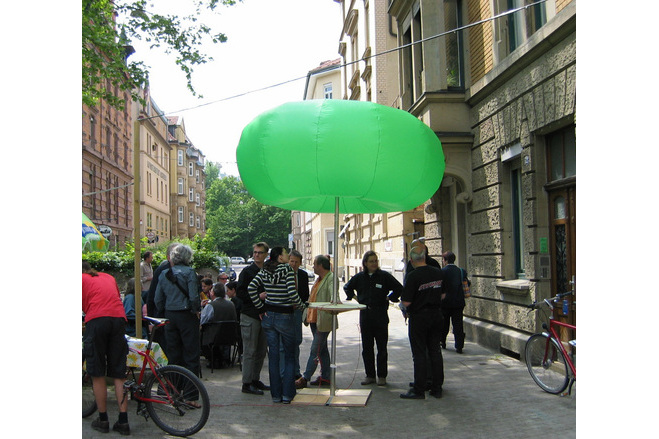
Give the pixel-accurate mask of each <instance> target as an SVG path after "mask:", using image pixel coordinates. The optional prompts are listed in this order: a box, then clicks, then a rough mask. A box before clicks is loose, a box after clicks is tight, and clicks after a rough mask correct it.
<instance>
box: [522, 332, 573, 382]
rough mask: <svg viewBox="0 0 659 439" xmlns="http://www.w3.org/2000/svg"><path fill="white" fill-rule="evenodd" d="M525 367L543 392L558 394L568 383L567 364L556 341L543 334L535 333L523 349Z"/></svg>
mask: <svg viewBox="0 0 659 439" xmlns="http://www.w3.org/2000/svg"><path fill="white" fill-rule="evenodd" d="M524 353H525V355H526V367H527V368H528V369H529V373H530V374H531V377H532V378H533V380H534V381H535V382H536V384H537V385H538V386H540V388H541V389H542V390H544V391H545V392H549V393H554V394H558V393H561V392H562V391H563V390H565V388H566V387H567V385H568V381H569V376H568V365H567V361H565V356H564V355H563V352H562V351H561V350H560V348H559V347H558V342H557V341H556V340H554V339H553V338H551V339H550V338H549V337H548V336H546V335H545V334H535V335H532V336H531V338H529V339H528V341H527V342H526V347H525V349H524Z"/></svg>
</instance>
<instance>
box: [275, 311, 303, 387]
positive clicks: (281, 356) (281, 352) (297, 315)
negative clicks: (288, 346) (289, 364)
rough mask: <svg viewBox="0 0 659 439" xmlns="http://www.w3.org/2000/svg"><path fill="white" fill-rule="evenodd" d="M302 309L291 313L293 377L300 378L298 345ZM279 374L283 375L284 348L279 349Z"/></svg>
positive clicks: (300, 332) (300, 338) (300, 334)
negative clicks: (292, 318) (293, 318)
mask: <svg viewBox="0 0 659 439" xmlns="http://www.w3.org/2000/svg"><path fill="white" fill-rule="evenodd" d="M302 313H303V310H302V309H296V310H295V311H294V312H293V315H294V316H295V322H294V323H295V367H294V368H293V376H295V377H296V378H297V377H299V376H300V345H301V344H302ZM279 372H281V374H282V375H284V346H283V344H282V345H281V346H280V347H279Z"/></svg>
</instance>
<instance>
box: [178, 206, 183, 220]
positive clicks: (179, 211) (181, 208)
mask: <svg viewBox="0 0 659 439" xmlns="http://www.w3.org/2000/svg"><path fill="white" fill-rule="evenodd" d="M183 215H184V212H183V207H179V208H178V222H179V223H182V222H183Z"/></svg>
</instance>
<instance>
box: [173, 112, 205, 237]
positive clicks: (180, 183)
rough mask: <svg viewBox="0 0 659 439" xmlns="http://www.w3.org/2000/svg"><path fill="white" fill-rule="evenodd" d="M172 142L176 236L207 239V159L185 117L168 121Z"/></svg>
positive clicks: (174, 232) (174, 230)
mask: <svg viewBox="0 0 659 439" xmlns="http://www.w3.org/2000/svg"><path fill="white" fill-rule="evenodd" d="M168 142H169V144H170V146H171V149H172V153H171V169H172V172H171V174H170V176H171V178H170V187H171V211H170V212H171V218H172V221H171V223H172V226H171V233H172V237H179V238H190V239H191V238H193V237H194V236H195V235H199V236H202V237H203V236H204V235H205V234H206V172H205V160H206V158H205V156H204V154H203V153H202V152H201V151H200V150H199V149H197V148H196V147H195V146H194V145H193V144H192V142H191V141H190V139H189V138H188V135H187V134H186V131H185V122H184V121H183V119H182V118H179V117H170V118H168Z"/></svg>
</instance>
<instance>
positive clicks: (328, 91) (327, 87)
mask: <svg viewBox="0 0 659 439" xmlns="http://www.w3.org/2000/svg"><path fill="white" fill-rule="evenodd" d="M323 96H324V97H325V99H332V83H331V82H330V83H328V84H324V85H323Z"/></svg>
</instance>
